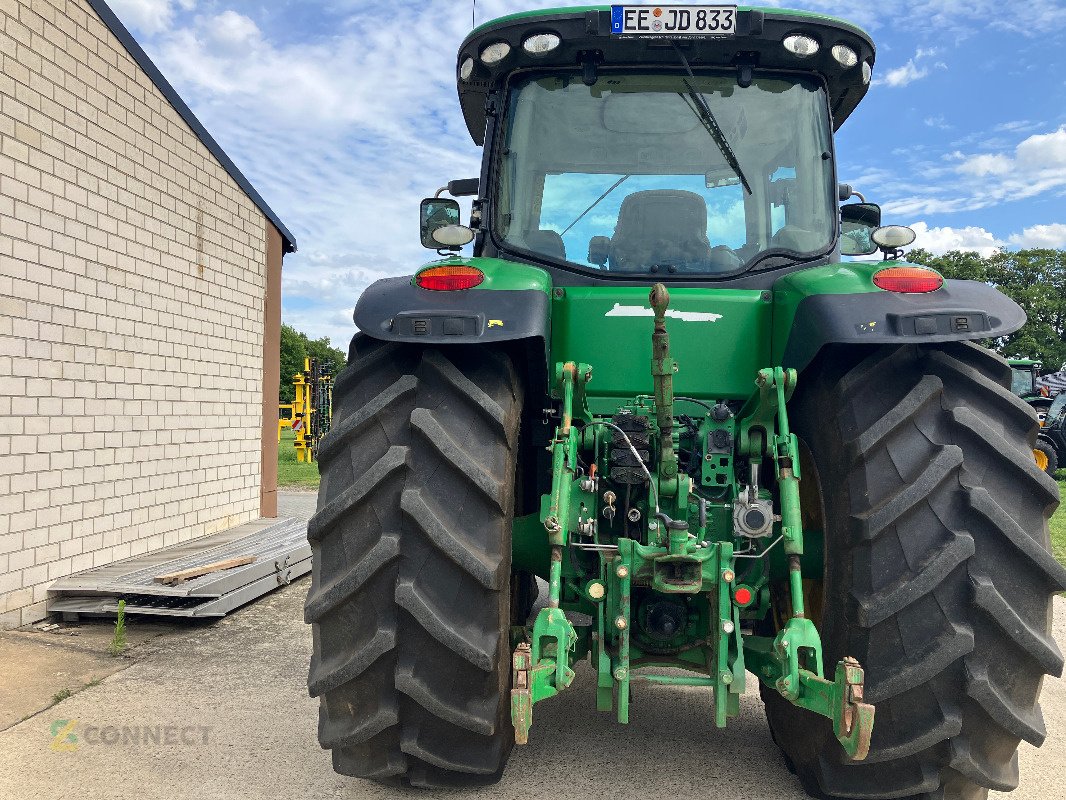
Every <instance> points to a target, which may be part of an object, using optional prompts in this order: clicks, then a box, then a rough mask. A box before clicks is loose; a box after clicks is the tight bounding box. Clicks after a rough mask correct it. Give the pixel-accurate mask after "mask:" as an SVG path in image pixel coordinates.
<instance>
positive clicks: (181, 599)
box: [48, 519, 311, 617]
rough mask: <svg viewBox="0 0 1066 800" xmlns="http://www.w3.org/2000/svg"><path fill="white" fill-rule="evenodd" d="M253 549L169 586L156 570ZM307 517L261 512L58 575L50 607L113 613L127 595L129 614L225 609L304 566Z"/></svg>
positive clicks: (184, 567) (186, 567) (306, 564)
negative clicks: (229, 565)
mask: <svg viewBox="0 0 1066 800" xmlns="http://www.w3.org/2000/svg"><path fill="white" fill-rule="evenodd" d="M247 557H254V559H255V560H254V561H252V562H251V563H249V564H244V565H241V566H238V567H234V568H233V569H228V570H225V571H224V572H212V573H209V574H207V575H202V576H199V577H195V578H192V579H190V580H187V581H184V582H182V583H179V584H175V585H172V586H167V585H162V584H159V583H157V582H156V580H155V579H156V578H157V577H158V576H159V575H163V574H167V573H173V572H179V571H182V570H190V569H195V568H197V567H200V566H203V565H207V564H212V563H215V562H220V561H226V560H231V559H240V558H247ZM310 565H311V548H310V545H308V543H307V521H306V520H303V519H281V520H275V519H261V520H256V521H255V522H249V523H247V524H245V525H239V526H237V527H235V528H231V529H229V530H226V531H221V532H219V533H216V534H212V535H210V536H203V537H200V538H198V539H193V540H190V541H188V542H183V543H181V544H178V545H174V546H172V547H167V548H164V549H163V550H159V551H156V552H153V553H148V554H145V555H143V556H136V557H134V558H129V559H125V560H123V561H118V562H115V563H113V564H108V565H106V566H103V567H96V568H94V569H90V570H86V571H84V572H80V573H77V574H76V575H71V576H69V577H66V578H62V579H60V580H58V581H56V582H55V583H54V584H52V586H51V587H49V606H48V608H49V611H52V612H59V613H63V614H66V615H71V614H112V613H115V611H116V610H117V608H118V601H119V600H125V601H126V611H127V613H131V614H160V615H165V616H188V617H200V616H223V615H224V614H226V613H227V612H229V611H231V610H233V609H234V608H237V607H238V606H240V605H243V604H244V603H247V602H249V601H251V600H254V599H255V598H256V597H259V596H261V595H262V594H265V593H266V592H268V591H270V590H271V589H275V588H277V587H278V586H283V585H285V584H287V583H288V582H289V581H291V580H293V579H294V578H297V577H299V576H300V575H303V574H305V573H306V572H307V571H308V570H310V568H311V567H310Z"/></svg>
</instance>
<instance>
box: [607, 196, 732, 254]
mask: <svg viewBox="0 0 1066 800" xmlns="http://www.w3.org/2000/svg"><path fill="white" fill-rule="evenodd" d="M710 259H711V243H710V241H709V240H708V239H707V203H706V202H705V201H704V199H703V198H702V197H700V196H699V195H698V194H696V193H694V192H685V191H681V190H676V189H657V190H649V191H644V192H634V193H633V194H631V195H629V196H627V197H626V199H625V200H623V201H622V207H621V209H620V210H619V212H618V223H617V225H616V226H615V229H614V236H613V237H612V238H611V245H610V265H611V270H612V271H619V272H646V271H647V269H648V268H649V267H651V266H653V265H656V264H671V265H673V266H677V267H684V266H686V265H688V266H689V267H690V268H696V269H700V268H705V267H706V266H707V264H708V262H709V261H710Z"/></svg>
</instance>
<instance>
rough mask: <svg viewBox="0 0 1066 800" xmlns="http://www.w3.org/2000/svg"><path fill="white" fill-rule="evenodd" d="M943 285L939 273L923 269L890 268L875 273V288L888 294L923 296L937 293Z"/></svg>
mask: <svg viewBox="0 0 1066 800" xmlns="http://www.w3.org/2000/svg"><path fill="white" fill-rule="evenodd" d="M943 285H944V279H943V277H941V275H940V274H939V273H937V272H933V270H931V269H922V268H921V267H888V268H887V269H883V270H881V271H880V272H876V273H874V286H876V287H877V288H879V289H884V290H885V291H886V292H902V293H904V294H923V293H925V292H935V291H936V290H937V289H939V288H940V287H941V286H943Z"/></svg>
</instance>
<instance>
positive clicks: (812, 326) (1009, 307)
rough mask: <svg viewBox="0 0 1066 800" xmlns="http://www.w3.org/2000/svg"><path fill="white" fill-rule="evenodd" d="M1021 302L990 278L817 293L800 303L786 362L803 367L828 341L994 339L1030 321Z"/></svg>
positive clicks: (877, 343)
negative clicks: (918, 287)
mask: <svg viewBox="0 0 1066 800" xmlns="http://www.w3.org/2000/svg"><path fill="white" fill-rule="evenodd" d="M1025 320H1026V317H1025V312H1024V311H1023V310H1022V308H1021V306H1019V305H1018V304H1017V303H1015V302H1014V301H1013V300H1011V299H1010V298H1009V297H1007V296H1006V295H1004V294H1002V293H1001V292H999V291H998V290H996V289H995V288H993V287H991V286H989V285H988V284H986V283H981V282H979V281H965V280H946V281H944V285H943V287H941V288H940V289H938V290H936V291H935V292H929V293H926V294H900V293H897V292H887V291H882V290H880V289H877V290H875V291H872V292H871V291H865V292H859V293H854V294H811V295H808V296H806V297H803V298H802V299H800V300H799V302H798V303H797V304H796V305H795V316H794V318H793V320H792V325H791V329H790V330H789V332H788V335H787V338H786V343H785V345H784V351H783V354H782V360H781V363H782V365H783V366H785V367H793V368H795V369H803V368H804V367H806V366H807V365H808V364H809V363H810V362H811V361H812V360H813V359H814V357H815V356H816V355H817V354H818V351H819V350H821V349H822V348H823V347H824V346H825V345H828V344H876V345H881V344H901V345H903V344H927V343H928V344H933V343H939V342H952V341H964V340H974V339H994V338H996V337H999V336H1006V335H1007V334H1009V333H1014V331H1016V330H1018V329H1019V328H1021V327H1022V326H1023V325H1024V324H1025Z"/></svg>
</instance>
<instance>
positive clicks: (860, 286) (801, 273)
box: [770, 261, 912, 364]
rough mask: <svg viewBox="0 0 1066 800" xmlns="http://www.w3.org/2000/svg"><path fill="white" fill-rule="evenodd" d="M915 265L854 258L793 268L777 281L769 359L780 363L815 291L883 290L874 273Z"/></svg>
mask: <svg viewBox="0 0 1066 800" xmlns="http://www.w3.org/2000/svg"><path fill="white" fill-rule="evenodd" d="M898 266H912V265H908V264H906V262H902V261H852V262H848V263H844V264H828V265H826V266H822V267H811V268H809V269H802V270H798V271H796V272H790V273H788V274H787V275H785V276H783V277H782V278H781V279H780V280H778V281H777V282H776V283H775V284H774V289H773V295H774V311H773V327H772V330H773V334H772V336H773V346H772V350H771V354H770V363H774V364H779V363H781V359H782V358H783V356H784V353H785V346H786V345H787V344H788V338H789V335H790V334H791V333H792V326H793V323H794V321H795V319H796V311H797V309H798V308H799V305H800V303H801V302H803V300H804V299H806V298H807V297H810V296H812V295H825V294H828V295H836V294H867V293H871V292H883V291H884V290H883V289H879V288H878V287H877V286H875V285H874V282H873V276H874V274H876V273H877V272H879V271H881V270H882V269H884V268H885V267H898Z"/></svg>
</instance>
